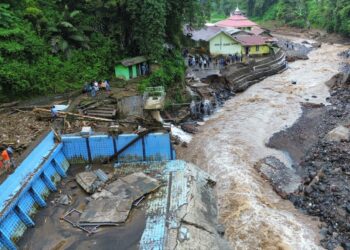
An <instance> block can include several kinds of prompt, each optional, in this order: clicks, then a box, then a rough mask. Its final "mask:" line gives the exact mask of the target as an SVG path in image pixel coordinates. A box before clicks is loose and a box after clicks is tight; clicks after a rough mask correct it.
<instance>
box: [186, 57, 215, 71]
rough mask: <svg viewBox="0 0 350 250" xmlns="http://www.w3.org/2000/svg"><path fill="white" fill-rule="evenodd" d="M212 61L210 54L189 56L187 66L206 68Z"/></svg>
mask: <svg viewBox="0 0 350 250" xmlns="http://www.w3.org/2000/svg"><path fill="white" fill-rule="evenodd" d="M211 63H212V58H211V57H210V56H189V57H188V66H189V67H195V66H198V67H199V68H200V69H207V68H209V67H210V65H211Z"/></svg>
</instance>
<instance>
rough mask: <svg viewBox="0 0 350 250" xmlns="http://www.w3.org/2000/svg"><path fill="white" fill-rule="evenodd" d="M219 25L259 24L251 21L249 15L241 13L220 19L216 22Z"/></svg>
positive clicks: (248, 25)
mask: <svg viewBox="0 0 350 250" xmlns="http://www.w3.org/2000/svg"><path fill="white" fill-rule="evenodd" d="M215 25H216V26H218V27H231V28H245V27H253V26H257V24H256V23H254V22H252V21H250V20H249V19H248V18H247V17H245V16H243V15H241V14H239V15H237V14H236V15H232V16H230V17H229V18H227V19H225V20H222V21H219V22H217V23H216V24H215Z"/></svg>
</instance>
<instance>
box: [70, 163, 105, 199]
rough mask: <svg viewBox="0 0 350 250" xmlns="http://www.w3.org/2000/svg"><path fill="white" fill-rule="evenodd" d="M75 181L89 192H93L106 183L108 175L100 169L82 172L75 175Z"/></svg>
mask: <svg viewBox="0 0 350 250" xmlns="http://www.w3.org/2000/svg"><path fill="white" fill-rule="evenodd" d="M75 179H76V181H77V183H78V184H79V185H80V186H81V187H82V188H83V189H84V190H85V191H86V192H87V193H89V194H93V193H95V192H96V190H97V189H98V188H99V187H101V186H102V185H103V184H105V183H106V181H107V180H108V176H107V175H106V174H105V173H104V172H103V171H102V170H100V169H99V170H95V171H88V172H82V173H79V174H77V175H76V177H75Z"/></svg>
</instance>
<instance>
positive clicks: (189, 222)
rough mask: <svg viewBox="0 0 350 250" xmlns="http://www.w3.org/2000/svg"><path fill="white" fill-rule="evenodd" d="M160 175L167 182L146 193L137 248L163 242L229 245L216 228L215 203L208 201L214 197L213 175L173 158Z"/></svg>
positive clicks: (185, 245)
mask: <svg viewBox="0 0 350 250" xmlns="http://www.w3.org/2000/svg"><path fill="white" fill-rule="evenodd" d="M162 179H163V181H166V182H167V185H165V186H162V187H161V188H160V190H159V192H157V193H154V194H152V195H151V196H150V197H149V202H148V204H147V223H146V229H145V231H144V234H143V236H142V239H141V244H140V249H152V248H153V249H154V248H157V247H158V246H162V245H163V244H164V249H230V247H229V245H228V243H227V242H226V241H225V240H224V239H223V238H222V237H221V235H220V233H219V232H218V231H220V230H219V228H220V225H219V224H218V221H217V207H216V203H215V202H210V201H212V200H215V199H216V196H215V192H214V186H215V181H214V180H213V179H212V177H210V176H209V175H208V174H207V173H205V172H204V171H202V170H200V169H199V168H198V167H197V166H195V165H193V164H190V163H186V162H184V161H174V162H172V163H170V164H168V165H167V166H166V167H165V169H164V170H163V172H162ZM167 207H168V208H167ZM166 208H167V209H166ZM159 228H164V229H165V231H164V233H159V230H158V229H159Z"/></svg>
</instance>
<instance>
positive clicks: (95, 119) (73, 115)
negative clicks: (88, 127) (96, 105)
mask: <svg viewBox="0 0 350 250" xmlns="http://www.w3.org/2000/svg"><path fill="white" fill-rule="evenodd" d="M33 111H34V112H36V113H38V112H44V113H51V110H49V109H42V108H36V109H34V110H33ZM57 114H58V115H62V116H72V117H77V118H81V119H86V120H92V121H100V122H115V120H112V119H105V118H99V117H94V116H88V115H80V114H76V113H71V112H63V111H59V112H57Z"/></svg>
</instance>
